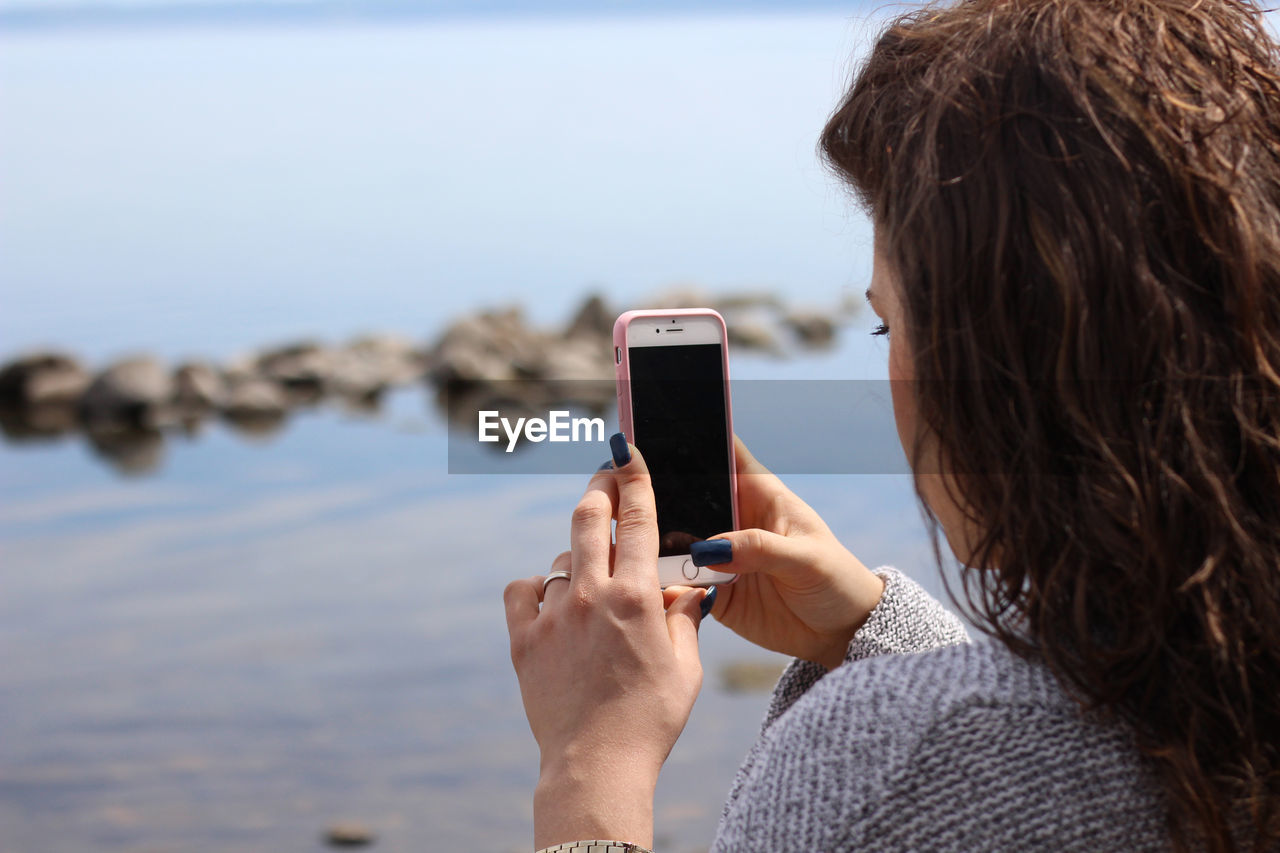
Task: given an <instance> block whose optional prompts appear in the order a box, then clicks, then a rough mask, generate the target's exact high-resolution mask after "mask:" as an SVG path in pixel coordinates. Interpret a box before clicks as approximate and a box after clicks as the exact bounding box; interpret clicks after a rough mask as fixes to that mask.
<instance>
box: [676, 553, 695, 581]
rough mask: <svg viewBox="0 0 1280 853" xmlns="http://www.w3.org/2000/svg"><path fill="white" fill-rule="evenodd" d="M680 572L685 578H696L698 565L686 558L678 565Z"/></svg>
mask: <svg viewBox="0 0 1280 853" xmlns="http://www.w3.org/2000/svg"><path fill="white" fill-rule="evenodd" d="M680 573H681V574H682V575H684V577H685V580H697V579H698V567H697V566H695V565H694V564H693V560H690V559H687V558H686V559H685V561H684V562H683V563H682V564H681V565H680Z"/></svg>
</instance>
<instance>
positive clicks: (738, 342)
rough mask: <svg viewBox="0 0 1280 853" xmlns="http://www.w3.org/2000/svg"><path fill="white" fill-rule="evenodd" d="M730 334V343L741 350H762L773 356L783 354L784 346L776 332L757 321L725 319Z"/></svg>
mask: <svg viewBox="0 0 1280 853" xmlns="http://www.w3.org/2000/svg"><path fill="white" fill-rule="evenodd" d="M725 325H726V326H727V328H728V332H729V343H730V344H731V345H733V346H736V347H739V348H741V349H749V350H761V351H763V352H767V353H770V354H772V355H781V354H782V345H781V344H779V343H778V336H777V334H776V333H775V332H774V330H773V329H772V328H771V327H770V326H768V325H766V324H764V323H762V322H759V321H757V320H752V319H747V318H741V319H739V318H733V319H732V320H731V319H730V318H725Z"/></svg>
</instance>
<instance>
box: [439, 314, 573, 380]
mask: <svg viewBox="0 0 1280 853" xmlns="http://www.w3.org/2000/svg"><path fill="white" fill-rule="evenodd" d="M550 342H551V338H550V337H549V336H547V335H541V334H538V333H536V332H534V331H533V330H531V329H529V328H528V327H527V326H526V325H525V323H524V317H523V315H522V314H521V312H520V311H519V309H509V310H506V311H501V312H493V311H490V312H485V313H482V314H479V315H476V316H473V317H465V318H463V319H461V320H459V321H458V322H456V323H454V324H453V325H451V326H450V327H449V328H448V329H446V330H445V332H444V334H443V335H442V336H441V338H440V340H439V342H438V343H437V344H436V346H435V349H434V350H433V351H432V353H431V362H432V367H431V376H432V379H434V380H435V381H437V382H442V383H446V384H458V383H471V382H479V383H486V382H502V381H507V380H512V379H533V378H539V377H541V376H542V375H543V374H544V373H545V369H546V352H547V349H548V347H549V345H550Z"/></svg>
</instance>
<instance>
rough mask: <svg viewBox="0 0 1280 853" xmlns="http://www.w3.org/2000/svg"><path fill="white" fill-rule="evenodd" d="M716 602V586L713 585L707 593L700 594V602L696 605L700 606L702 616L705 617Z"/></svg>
mask: <svg viewBox="0 0 1280 853" xmlns="http://www.w3.org/2000/svg"><path fill="white" fill-rule="evenodd" d="M715 603H716V588H715V587H714V586H713V587H711V588H710V589H708V590H707V594H706V595H704V596H702V603H701V604H699V605H698V606H699V607H701V608H702V618H703V619H706V618H707V614H708V613H710V612H711V607H712V605H714V604H715Z"/></svg>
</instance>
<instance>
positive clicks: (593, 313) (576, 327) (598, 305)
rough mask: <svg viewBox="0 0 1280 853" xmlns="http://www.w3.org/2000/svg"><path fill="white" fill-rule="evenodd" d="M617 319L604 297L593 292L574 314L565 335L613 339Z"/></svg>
mask: <svg viewBox="0 0 1280 853" xmlns="http://www.w3.org/2000/svg"><path fill="white" fill-rule="evenodd" d="M615 319H617V317H616V315H615V314H614V313H613V312H612V311H610V310H609V308H608V307H607V306H606V305H605V304H604V299H603V298H601V296H600V295H599V294H598V293H593V294H591V295H590V296H588V297H587V299H586V301H585V302H583V303H582V305H581V306H579V307H578V311H577V313H575V314H574V315H573V319H572V320H570V321H569V326H568V328H566V329H565V332H564V336H565V337H566V338H568V339H569V340H573V339H574V338H584V337H586V338H592V337H595V338H607V339H610V340H611V339H612V338H613V321H614V320H615Z"/></svg>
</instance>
